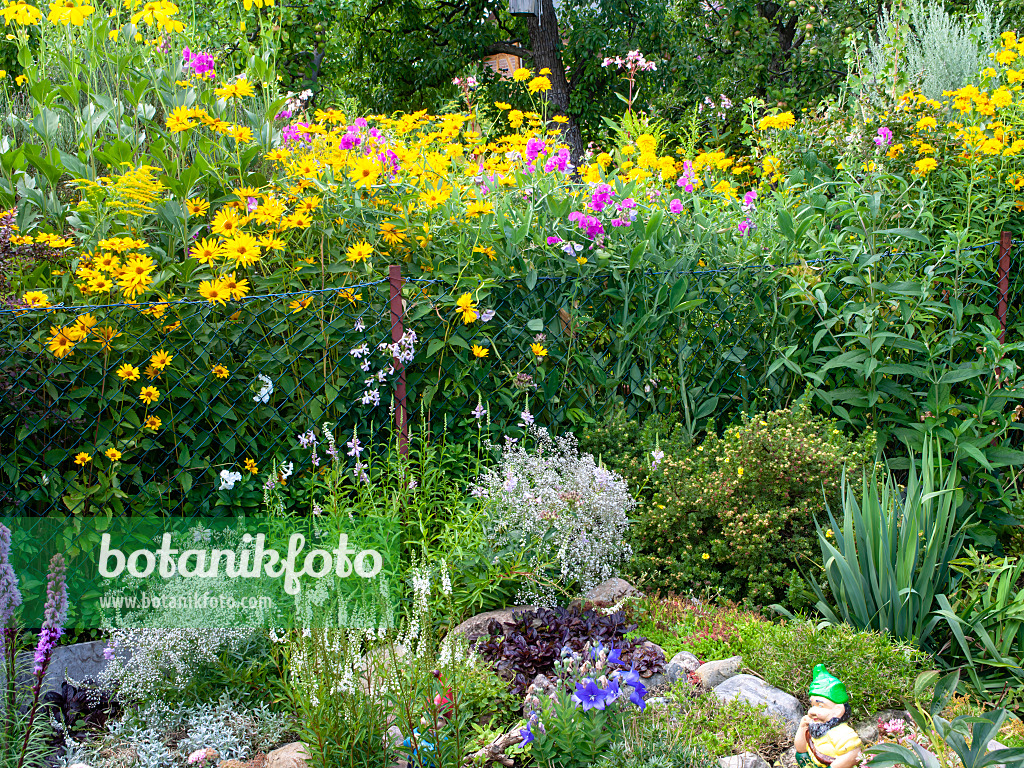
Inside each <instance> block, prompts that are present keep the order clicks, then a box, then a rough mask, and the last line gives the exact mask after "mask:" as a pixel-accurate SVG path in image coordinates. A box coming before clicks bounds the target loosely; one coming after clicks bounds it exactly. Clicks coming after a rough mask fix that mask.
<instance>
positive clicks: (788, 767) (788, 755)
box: [779, 747, 797, 768]
mask: <svg viewBox="0 0 1024 768" xmlns="http://www.w3.org/2000/svg"><path fill="white" fill-rule="evenodd" d="M779 762H780V763H781V764H782V768H797V765H796V747H790V748H789V749H787V750H786V751H785V752H783V753H782V754H781V755H779Z"/></svg>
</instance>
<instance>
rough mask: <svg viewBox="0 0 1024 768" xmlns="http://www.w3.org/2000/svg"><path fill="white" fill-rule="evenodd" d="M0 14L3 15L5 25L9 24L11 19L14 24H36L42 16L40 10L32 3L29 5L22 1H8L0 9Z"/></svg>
mask: <svg viewBox="0 0 1024 768" xmlns="http://www.w3.org/2000/svg"><path fill="white" fill-rule="evenodd" d="M0 14H2V15H3V17H4V23H5V24H6V25H7V26H10V24H11V22H12V21H13V22H14V23H15V24H21V25H22V26H28V25H29V24H38V23H39V20H40V19H41V18H43V12H42V11H40V10H39V9H38V8H36V7H35V6H34V5H29V4H28V3H24V2H17V3H9V4H8V5H7V7H6V8H4V9H3V10H2V11H0Z"/></svg>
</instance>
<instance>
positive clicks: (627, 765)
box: [595, 733, 718, 768]
mask: <svg viewBox="0 0 1024 768" xmlns="http://www.w3.org/2000/svg"><path fill="white" fill-rule="evenodd" d="M595 768H718V760H717V759H715V758H714V757H712V756H711V755H710V754H708V753H707V751H705V750H703V749H701V748H700V747H695V746H692V745H690V744H688V743H686V742H685V741H676V740H673V739H671V738H669V737H668V736H667V735H666V734H663V733H644V734H642V737H641V738H636V739H627V740H624V741H620V742H618V743H617V744H614V745H613V746H612V747H611V748H610V749H609V750H608V752H607V753H606V754H605V755H603V756H602V757H601V759H600V760H599V761H598V762H597V763H596V764H595Z"/></svg>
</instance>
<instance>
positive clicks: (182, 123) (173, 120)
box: [167, 107, 197, 133]
mask: <svg viewBox="0 0 1024 768" xmlns="http://www.w3.org/2000/svg"><path fill="white" fill-rule="evenodd" d="M196 125H197V123H196V122H195V121H194V120H192V110H191V109H189V108H188V107H175V108H174V110H173V111H172V112H171V114H169V115H168V116H167V130H168V131H170V132H171V133H181V132H182V131H187V130H188V129H189V128H195V127H196Z"/></svg>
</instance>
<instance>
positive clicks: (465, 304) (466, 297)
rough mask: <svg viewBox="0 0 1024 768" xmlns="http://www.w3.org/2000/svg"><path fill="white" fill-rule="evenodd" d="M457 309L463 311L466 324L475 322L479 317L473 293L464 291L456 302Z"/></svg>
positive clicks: (463, 319) (463, 320)
mask: <svg viewBox="0 0 1024 768" xmlns="http://www.w3.org/2000/svg"><path fill="white" fill-rule="evenodd" d="M455 311H456V312H461V313H462V322H463V323H464V324H466V325H469V324H470V323H472V322H474V321H475V320H476V318H477V315H478V313H477V311H476V302H475V301H473V297H472V295H470V294H468V293H464V294H462V295H461V296H459V298H458V299H457V300H456V302H455Z"/></svg>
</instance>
